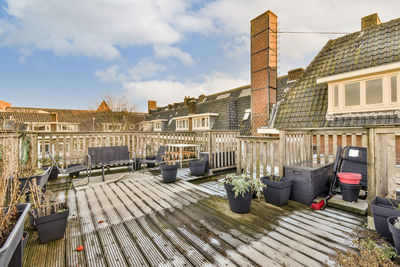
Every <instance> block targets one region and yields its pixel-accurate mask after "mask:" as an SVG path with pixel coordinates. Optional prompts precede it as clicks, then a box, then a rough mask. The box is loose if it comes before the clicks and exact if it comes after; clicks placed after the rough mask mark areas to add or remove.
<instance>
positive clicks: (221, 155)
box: [29, 131, 238, 170]
mask: <svg viewBox="0 0 400 267" xmlns="http://www.w3.org/2000/svg"><path fill="white" fill-rule="evenodd" d="M29 134H30V136H31V138H32V143H33V146H32V147H33V150H34V153H37V154H38V155H39V157H44V156H45V153H46V152H50V153H51V154H52V155H57V156H60V157H61V159H62V162H63V163H64V164H65V165H67V164H71V163H77V162H79V161H82V159H83V158H84V156H85V155H86V154H87V151H88V148H89V147H101V146H128V147H129V151H130V153H131V156H132V157H145V156H146V154H148V153H149V152H150V151H149V149H148V147H151V152H152V153H155V152H156V151H157V150H158V148H159V146H161V145H166V144H196V145H198V147H199V151H200V152H209V153H210V166H211V167H212V169H216V170H217V169H222V168H229V167H235V166H236V163H235V160H234V158H235V153H236V137H237V136H238V132H237V131H205V132H52V133H49V132H35V133H34V132H31V133H29Z"/></svg>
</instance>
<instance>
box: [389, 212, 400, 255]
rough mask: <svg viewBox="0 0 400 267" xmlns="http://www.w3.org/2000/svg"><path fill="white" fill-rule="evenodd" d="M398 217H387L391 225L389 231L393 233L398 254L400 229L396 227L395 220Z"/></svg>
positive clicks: (399, 252) (399, 250)
mask: <svg viewBox="0 0 400 267" xmlns="http://www.w3.org/2000/svg"><path fill="white" fill-rule="evenodd" d="M397 218H398V217H397V216H392V217H389V218H387V224H388V227H389V231H390V233H391V234H392V238H393V241H394V246H395V247H396V253H397V255H400V229H398V228H396V227H394V222H395V221H396V219H397Z"/></svg>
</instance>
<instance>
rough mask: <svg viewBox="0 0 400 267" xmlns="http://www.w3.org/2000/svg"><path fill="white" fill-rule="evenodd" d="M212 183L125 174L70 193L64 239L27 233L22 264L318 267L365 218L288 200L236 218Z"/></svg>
mask: <svg viewBox="0 0 400 267" xmlns="http://www.w3.org/2000/svg"><path fill="white" fill-rule="evenodd" d="M213 186H218V184H215V182H213V183H212V182H210V183H209V186H208V187H207V186H198V185H194V184H191V183H189V182H187V181H182V180H181V181H178V182H176V183H174V184H163V183H162V182H160V179H159V178H157V177H152V176H150V175H146V177H144V176H141V177H138V176H136V175H135V174H133V175H131V177H129V178H128V179H125V180H121V181H118V182H109V183H99V184H96V185H93V186H89V187H82V188H78V189H77V190H71V191H70V192H69V195H68V204H69V207H70V217H69V223H68V227H67V232H66V235H65V238H64V239H61V240H58V241H55V242H52V243H50V244H47V245H39V244H38V237H37V233H35V232H30V238H29V241H28V245H27V248H26V252H25V255H24V266H128V265H130V266H158V265H160V266H192V265H195V266H206V265H223V266H257V265H259V266H321V265H323V264H324V263H325V262H327V263H328V264H332V262H330V260H329V255H330V254H333V253H335V252H334V249H336V248H337V249H340V250H345V249H347V248H348V247H349V246H351V242H350V240H351V238H350V237H349V234H350V233H351V232H352V231H353V230H355V229H359V228H361V227H362V226H363V224H364V222H365V218H364V217H360V216H357V215H353V214H349V213H346V212H342V211H337V210H334V209H331V208H327V209H325V210H324V211H312V210H310V209H309V208H308V207H306V206H304V205H302V204H299V203H297V202H292V201H290V202H289V204H288V205H286V206H285V207H283V208H279V207H276V206H273V205H269V204H267V203H265V202H264V201H263V200H262V201H259V200H254V201H253V203H252V209H251V212H250V213H249V214H243V215H239V214H235V213H232V212H231V211H230V210H229V207H228V203H227V201H226V199H223V198H221V197H223V192H222V191H220V190H212V189H213ZM99 221H104V222H103V223H99ZM80 245H83V246H84V250H83V251H76V248H77V247H78V246H80Z"/></svg>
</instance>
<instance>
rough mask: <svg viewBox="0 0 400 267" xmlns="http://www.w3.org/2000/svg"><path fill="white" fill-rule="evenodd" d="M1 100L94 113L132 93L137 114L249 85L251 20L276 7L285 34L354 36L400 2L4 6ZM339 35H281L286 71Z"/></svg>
mask: <svg viewBox="0 0 400 267" xmlns="http://www.w3.org/2000/svg"><path fill="white" fill-rule="evenodd" d="M0 7H1V9H0V59H1V60H0V81H1V84H0V88H1V89H0V92H1V94H0V99H1V100H4V101H7V102H11V104H12V105H13V106H29V107H49V108H82V109H85V108H93V107H94V106H95V104H96V103H97V102H99V100H100V99H101V98H102V96H104V95H107V94H112V95H115V96H123V97H125V98H126V99H127V100H128V101H129V102H130V103H131V104H132V105H136V106H137V108H138V110H139V111H145V110H146V107H147V100H150V99H152V100H157V103H158V104H159V105H165V104H168V103H171V102H178V101H182V100H183V97H184V96H195V97H196V96H198V95H200V94H202V93H205V94H210V93H215V92H219V91H223V90H228V89H231V88H234V87H238V86H242V85H246V84H249V83H250V81H249V80H250V75H249V72H250V71H249V61H250V60H249V50H250V48H249V46H250V45H249V40H250V39H249V28H250V20H251V19H252V18H254V17H256V16H257V15H259V14H261V13H262V12H264V11H266V10H268V9H271V10H272V11H273V12H275V13H276V14H277V15H278V21H279V29H280V30H281V31H335V32H354V31H358V30H359V29H360V18H361V17H363V16H366V15H369V14H371V13H374V12H378V14H379V16H380V18H381V21H382V22H385V21H388V20H391V19H395V18H397V17H398V16H399V13H398V10H400V1H398V0H385V1H373V0H365V1H361V0H353V1H344V0H336V1H324V0H310V1H298V0H290V1H269V0H247V1H245V0H215V1H199V0H189V1H183V0H168V1H167V0H109V1H106V0H103V1H99V0H85V1H78V0H69V1H56V0H53V1H51V0H47V1H45V0H6V1H4V0H0ZM337 36H338V35H306V34H280V36H279V40H278V41H279V57H278V59H279V62H278V64H279V74H280V75H284V74H286V73H287V71H288V70H290V69H293V68H297V67H306V66H307V65H308V64H309V62H310V61H311V60H312V58H313V57H314V56H315V55H316V53H317V52H318V51H319V50H320V49H321V48H322V46H323V45H324V44H325V43H326V42H327V41H328V40H329V39H332V38H336V37H337Z"/></svg>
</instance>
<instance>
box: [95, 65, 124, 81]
mask: <svg viewBox="0 0 400 267" xmlns="http://www.w3.org/2000/svg"><path fill="white" fill-rule="evenodd" d="M94 74H95V75H96V76H97V77H99V78H100V80H101V81H102V82H121V83H122V82H125V80H126V75H124V74H122V73H120V72H119V66H117V65H111V66H110V67H108V68H107V69H105V70H96V71H95V72H94Z"/></svg>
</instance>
